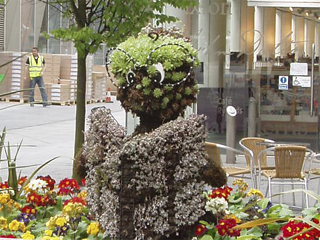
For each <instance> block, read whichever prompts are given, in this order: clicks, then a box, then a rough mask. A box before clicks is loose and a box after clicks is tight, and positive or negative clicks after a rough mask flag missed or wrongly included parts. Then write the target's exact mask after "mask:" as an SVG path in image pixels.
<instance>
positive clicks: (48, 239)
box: [41, 236, 51, 240]
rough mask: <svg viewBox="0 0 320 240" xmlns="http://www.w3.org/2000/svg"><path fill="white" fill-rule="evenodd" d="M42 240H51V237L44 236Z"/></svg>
mask: <svg viewBox="0 0 320 240" xmlns="http://www.w3.org/2000/svg"><path fill="white" fill-rule="evenodd" d="M41 239H42V240H51V237H50V236H44V237H42V238H41Z"/></svg>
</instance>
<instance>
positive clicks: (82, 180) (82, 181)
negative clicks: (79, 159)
mask: <svg viewBox="0 0 320 240" xmlns="http://www.w3.org/2000/svg"><path fill="white" fill-rule="evenodd" d="M81 185H82V186H83V187H84V186H85V185H86V179H85V178H82V179H81Z"/></svg>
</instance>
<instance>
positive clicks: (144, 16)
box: [49, 0, 196, 56]
mask: <svg viewBox="0 0 320 240" xmlns="http://www.w3.org/2000/svg"><path fill="white" fill-rule="evenodd" d="M49 2H50V3H51V4H52V3H54V4H56V6H59V5H60V6H61V7H62V9H63V14H64V17H67V18H69V19H70V20H71V21H70V27H69V28H60V29H57V30H54V31H53V32H52V34H53V35H54V37H56V38H60V39H62V40H65V41H73V42H74V43H75V47H76V49H77V51H78V52H79V53H81V54H82V56H86V54H88V53H95V52H96V51H97V49H98V47H99V45H100V44H101V43H103V42H104V43H107V46H115V45H117V44H118V43H120V42H122V41H123V40H124V39H126V38H127V37H128V36H130V35H134V34H136V33H138V32H139V31H140V30H141V28H142V27H144V26H145V25H146V24H147V23H148V22H150V21H151V20H152V19H156V20H157V22H158V23H164V22H172V21H176V20H177V18H176V17H174V16H168V15H166V14H163V13H162V10H163V9H164V7H165V6H166V5H171V6H173V7H177V8H181V9H187V7H188V6H192V5H195V4H196V1H195V0H161V1H159V0H155V1H151V0H107V1H106V0H81V1H77V0H49Z"/></svg>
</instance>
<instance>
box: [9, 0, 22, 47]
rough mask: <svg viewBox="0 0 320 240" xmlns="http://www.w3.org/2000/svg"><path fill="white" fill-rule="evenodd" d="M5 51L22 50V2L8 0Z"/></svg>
mask: <svg viewBox="0 0 320 240" xmlns="http://www.w3.org/2000/svg"><path fill="white" fill-rule="evenodd" d="M5 2H6V13H5V25H6V26H5V51H16V52H18V51H21V21H20V19H21V2H20V1H10V0H6V1H5Z"/></svg>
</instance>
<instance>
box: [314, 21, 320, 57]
mask: <svg viewBox="0 0 320 240" xmlns="http://www.w3.org/2000/svg"><path fill="white" fill-rule="evenodd" d="M314 39H315V40H314V42H315V44H316V54H315V55H316V57H319V56H320V23H318V22H316V23H315V36H314Z"/></svg>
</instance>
